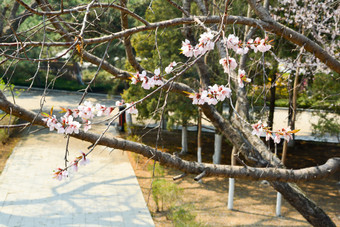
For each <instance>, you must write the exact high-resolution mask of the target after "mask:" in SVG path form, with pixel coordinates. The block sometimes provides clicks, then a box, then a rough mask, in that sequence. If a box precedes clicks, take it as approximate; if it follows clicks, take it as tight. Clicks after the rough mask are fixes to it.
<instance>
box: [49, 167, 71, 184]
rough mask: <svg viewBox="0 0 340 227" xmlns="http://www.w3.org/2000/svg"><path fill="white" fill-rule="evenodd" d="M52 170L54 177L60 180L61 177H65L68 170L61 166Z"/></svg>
mask: <svg viewBox="0 0 340 227" xmlns="http://www.w3.org/2000/svg"><path fill="white" fill-rule="evenodd" d="M53 172H54V174H53V175H54V176H53V178H54V179H57V180H59V181H61V180H62V179H63V178H67V177H68V172H67V170H63V169H61V168H58V169H56V170H54V171H53Z"/></svg>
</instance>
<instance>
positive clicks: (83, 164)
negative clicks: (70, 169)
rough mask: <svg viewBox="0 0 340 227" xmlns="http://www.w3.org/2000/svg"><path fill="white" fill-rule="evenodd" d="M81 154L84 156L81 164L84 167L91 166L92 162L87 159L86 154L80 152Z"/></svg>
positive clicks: (80, 161)
mask: <svg viewBox="0 0 340 227" xmlns="http://www.w3.org/2000/svg"><path fill="white" fill-rule="evenodd" d="M79 152H80V153H81V154H82V156H81V159H80V160H79V164H80V165H82V166H85V165H87V164H89V163H90V160H89V159H87V158H86V154H85V153H84V152H82V151H79Z"/></svg>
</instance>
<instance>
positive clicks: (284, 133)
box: [252, 120, 300, 144]
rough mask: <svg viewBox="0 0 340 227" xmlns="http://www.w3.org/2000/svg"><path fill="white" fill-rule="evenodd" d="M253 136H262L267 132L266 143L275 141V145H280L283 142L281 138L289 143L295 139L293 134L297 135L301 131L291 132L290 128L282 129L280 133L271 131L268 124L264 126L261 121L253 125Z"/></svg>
mask: <svg viewBox="0 0 340 227" xmlns="http://www.w3.org/2000/svg"><path fill="white" fill-rule="evenodd" d="M252 128H253V131H252V134H253V135H257V136H261V133H262V132H266V141H268V140H269V139H273V140H274V143H276V144H279V143H280V142H281V137H283V138H284V139H285V140H286V141H287V142H289V140H290V139H292V138H293V136H292V134H294V133H297V132H298V131H300V129H295V130H291V129H290V127H287V128H282V129H280V130H278V131H271V130H269V128H268V127H267V125H266V124H263V123H262V122H261V120H259V121H258V122H257V123H256V124H253V125H252Z"/></svg>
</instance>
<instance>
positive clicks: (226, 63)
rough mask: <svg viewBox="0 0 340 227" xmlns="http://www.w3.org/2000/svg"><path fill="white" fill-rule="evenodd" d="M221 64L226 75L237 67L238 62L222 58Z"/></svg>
mask: <svg viewBox="0 0 340 227" xmlns="http://www.w3.org/2000/svg"><path fill="white" fill-rule="evenodd" d="M219 63H220V64H221V65H222V66H223V69H224V72H225V73H229V70H230V71H232V70H234V69H236V67H237V63H236V60H235V59H234V58H230V57H226V58H221V59H220V61H219Z"/></svg>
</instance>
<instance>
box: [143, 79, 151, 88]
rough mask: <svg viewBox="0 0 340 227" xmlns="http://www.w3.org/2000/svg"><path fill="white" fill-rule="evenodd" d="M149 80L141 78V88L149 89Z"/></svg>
mask: <svg viewBox="0 0 340 227" xmlns="http://www.w3.org/2000/svg"><path fill="white" fill-rule="evenodd" d="M149 80H150V78H149V77H147V76H145V77H143V78H142V88H144V89H145V90H149V89H150V88H151V83H150V81H149Z"/></svg>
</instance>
